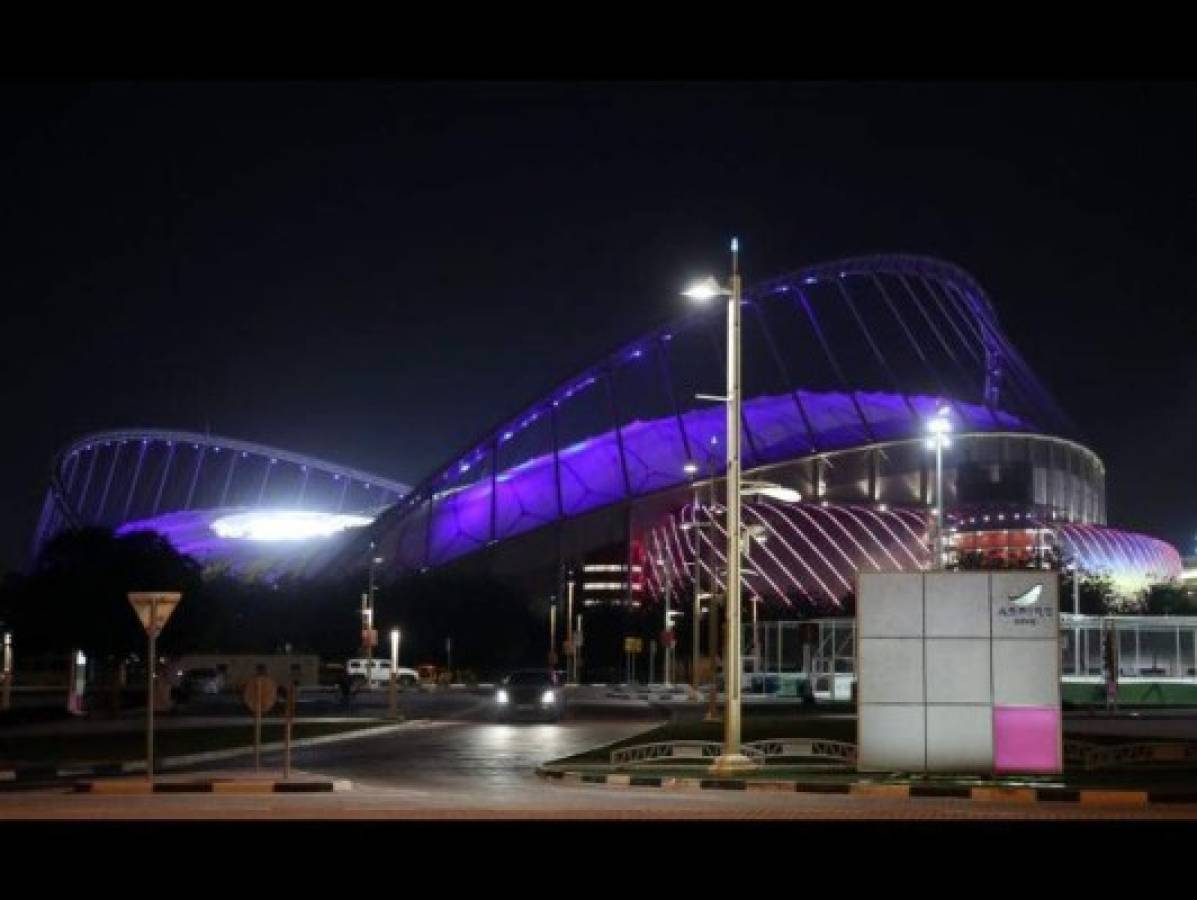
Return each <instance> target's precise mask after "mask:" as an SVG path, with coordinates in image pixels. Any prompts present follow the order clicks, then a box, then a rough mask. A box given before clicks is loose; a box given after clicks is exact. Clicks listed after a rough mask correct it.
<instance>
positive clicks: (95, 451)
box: [75, 444, 100, 515]
mask: <svg viewBox="0 0 1197 900" xmlns="http://www.w3.org/2000/svg"><path fill="white" fill-rule="evenodd" d="M88 449H89V450H91V461H90V462H89V463H88V464H87V477H86V478H84V479H83V493H82V494H80V495H79V504H78V506H76V507H75V508H76V509H78V510H79V514H80V515H82V514H83V510H84V507H85V506H86V505H87V494H88V492H89V491H90V490H91V476H92V473H93V472H94V471H95V469H96V457H97V456H99V455H100V447H99V445H98V444H97V445H96V446H95V447H94V448H92V447H89V448H88Z"/></svg>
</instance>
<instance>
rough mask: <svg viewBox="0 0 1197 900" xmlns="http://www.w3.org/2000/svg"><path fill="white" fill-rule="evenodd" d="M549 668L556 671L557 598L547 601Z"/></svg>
mask: <svg viewBox="0 0 1197 900" xmlns="http://www.w3.org/2000/svg"><path fill="white" fill-rule="evenodd" d="M549 668H550V669H552V670H553V671H554V672H556V671H557V598H556V597H554V598H553V599H552V600H551V601H549ZM554 677H556V676H554Z"/></svg>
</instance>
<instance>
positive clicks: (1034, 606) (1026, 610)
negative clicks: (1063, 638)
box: [998, 584, 1055, 626]
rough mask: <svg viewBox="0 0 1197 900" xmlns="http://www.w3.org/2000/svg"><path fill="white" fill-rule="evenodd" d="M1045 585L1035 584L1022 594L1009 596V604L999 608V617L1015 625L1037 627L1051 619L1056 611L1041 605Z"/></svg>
mask: <svg viewBox="0 0 1197 900" xmlns="http://www.w3.org/2000/svg"><path fill="white" fill-rule="evenodd" d="M1042 596H1043V585H1042V584H1033V585H1031V586H1030V587H1029V588H1027V589H1026V590H1025V591H1023V592H1022V593H1021V594H1011V595H1008V596H1007V598H1006V599H1007V601H1008V602H1007V603H1006V604H1005V605H1003V606H1001V607H999V608H998V615H999V616H1001V617H1002V618H1003V619H1007V620H1008V621H1010V622H1011V623H1012V624H1014V625H1032V626H1033V625H1036V624H1038V623H1039V622H1041V621H1043V620H1044V619H1051V618H1052V617H1053V616H1054V615H1055V610H1054V609H1052V607H1051V606H1049V605H1048V604H1046V603H1040V602H1039V601H1040V598H1042Z"/></svg>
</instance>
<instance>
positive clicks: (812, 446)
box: [749, 303, 819, 453]
mask: <svg viewBox="0 0 1197 900" xmlns="http://www.w3.org/2000/svg"><path fill="white" fill-rule="evenodd" d="M749 309H751V310H752V311H753V312H754V313H755V314H756V320H757V324H758V325H760V329H761V334H763V335H764V336H765V345H766V346H767V347H768V348H769V354H770V355H771V356H772V357H773V362H774V363H775V364H776V366H777V368H778V370H779V371H780V372H781V378H782V383H784V384H785V385H786V386H787V387H788V388H789V390H790V395H791V396H792V397H793V398H794V405H795V406H797V407H798V415H799V416H800V417H801V419H802V425H803V427H804V428H805V429H806V440H807V446H808V448H809V450H810V452H811V453H815V452H817V451H818V449H819V447H818V442H817V441H816V440H815V429H814V427H813V426H812V425H811V423H810V417H809V416H808V415H807V414H806V407H805V406H804V405H803V403H802V397H801V395H800V394H799V393H798V382H796V381H795V380H794V377H793V375H792V374H791V372H790V367H789V366H787V365H786V363H785V358H784V357H783V356H782V355H781V351H780V350H779V349H778V347H777V341H776V340H775V339H774V337H773V332H771V331H770V330H769V326H768V323H766V321H765V314H764V313H763V312H761V308H760V304H759V303H754V304H752V305H751V306H750V307H749Z"/></svg>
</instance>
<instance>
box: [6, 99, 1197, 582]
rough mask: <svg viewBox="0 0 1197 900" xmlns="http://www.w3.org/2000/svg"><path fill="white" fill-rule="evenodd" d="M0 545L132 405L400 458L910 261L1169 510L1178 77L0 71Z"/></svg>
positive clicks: (1187, 492) (1178, 438)
mask: <svg viewBox="0 0 1197 900" xmlns="http://www.w3.org/2000/svg"><path fill="white" fill-rule="evenodd" d="M0 104H2V106H0V154H2V156H3V159H2V160H0V189H2V191H0V197H2V198H3V200H2V207H0V209H2V212H0V216H2V219H0V221H2V222H3V226H2V227H3V238H4V251H5V252H4V254H3V259H4V265H3V274H2V277H3V281H2V286H3V304H4V307H3V314H2V318H0V326H2V332H0V334H2V335H3V341H4V343H3V347H4V354H3V367H4V378H3V380H2V382H0V384H2V387H0V397H2V399H3V410H4V416H5V421H6V422H7V426H8V427H7V428H6V429H5V431H6V435H5V440H4V443H3V449H2V451H0V473H2V474H0V485H3V488H4V493H5V496H6V498H7V503H6V504H5V507H4V511H3V515H2V517H0V565H2V566H3V567H5V568H8V567H15V566H19V565H22V564H23V563H24V561H25V554H26V548H27V545H28V542H29V538H30V535H31V532H32V529H33V526H34V523H35V520H36V516H37V511H38V506H39V503H40V499H41V496H42V493H43V491H44V487H45V482H46V475H47V468H48V462H49V459H50V457H51V454H52V452H53V451H54V449H55V448H56V447H58V446H59V445H61V444H62V443H64V442H66V441H68V440H69V439H70V438H72V437H73V436H76V435H79V434H81V433H84V432H87V431H90V430H97V429H103V428H111V427H120V426H157V427H174V428H186V429H194V430H204V429H206V428H207V429H210V430H211V431H213V432H214V433H219V434H225V435H231V436H234V437H242V438H246V439H250V440H257V441H262V442H264V443H268V444H272V445H277V446H280V447H285V448H288V449H292V450H297V451H301V452H307V453H311V454H314V455H317V456H322V457H325V458H328V459H331V460H334V461H337V462H341V463H344V464H347V465H355V466H358V467H361V468H364V469H366V470H370V471H376V472H378V473H380V474H384V475H389V476H393V477H395V478H398V479H401V480H407V481H415V480H416V479H418V478H419V477H420V476H422V475H424V474H426V472H427V470H429V469H430V468H431V467H432V466H434V465H435V464H437V463H438V462H441V461H444V460H445V459H446V458H447V457H448V455H449V454H450V453H451V452H453V451H455V450H457V449H459V448H460V447H461V446H462V445H463V444H464V443H465V442H466V441H467V440H469V439H470V438H471V437H473V436H474V435H475V434H477V433H478V432H480V431H481V430H483V429H484V428H485V427H486V426H488V425H490V424H492V423H493V421H494V420H496V419H497V418H498V417H500V416H502V415H505V414H507V413H510V412H512V411H514V409H515V407H516V406H517V405H519V404H520V403H523V402H525V401H527V400H530V399H533V397H534V396H535V395H536V394H537V393H538V392H539V391H541V390H542V389H544V388H546V387H548V386H549V385H550V384H551V383H553V382H554V381H555V380H557V379H558V378H560V377H563V376H565V375H567V374H569V373H570V372H571V371H572V370H574V369H577V368H579V367H581V366H582V365H583V364H586V363H589V362H591V361H593V359H594V357H596V356H597V355H598V354H600V353H601V352H603V351H605V350H607V349H609V348H610V347H611V346H612V345H614V344H617V343H619V342H621V341H622V340H625V339H630V338H632V337H634V336H635V335H636V334H637V333H638V332H640V331H642V330H644V329H645V328H647V327H649V326H651V325H653V324H655V323H657V322H658V321H659V320H661V319H662V318H664V317H665V316H667V315H669V314H670V313H671V311H672V310H676V309H677V308H678V307H677V304H678V298H677V295H676V291H677V289H678V287H679V286H680V285H681V283H682V282H683V281H684V280H685V279H686V278H687V277H688V276H690V275H692V274H694V273H695V272H699V271H707V270H710V269H712V268H717V267H720V266H722V265H723V263H724V250H725V246H726V241H727V237H728V236H729V235H731V234H733V233H734V234H738V235H739V236H740V238H741V241H742V243H743V245H744V248H745V249H744V264H745V266H746V269H747V276H748V280H749V281H750V282H751V281H754V280H757V279H761V278H764V277H767V276H770V275H775V274H780V273H782V272H785V271H789V270H792V269H796V268H798V267H800V266H801V265H804V264H807V263H811V262H817V261H821V260H825V259H831V258H834V257H838V256H846V255H854V254H860V253H871V252H883V251H896V252H914V253H925V254H930V255H934V256H941V257H944V258H947V259H950V260H952V261H954V262H956V263H959V264H960V265H962V266H963V267H964V268H966V269H968V270H969V271H970V272H972V273H973V274H974V275H975V276H976V277H977V278H978V279H979V280H980V282H981V283H982V284H983V285H984V286H985V287H986V288H987V289H988V291H989V293H990V294H991V296H992V297H993V299H994V301H995V302H996V304H997V306H998V312H999V316H1000V318H1001V321H1002V323H1003V325H1004V327H1005V329H1006V331H1007V332H1008V333H1009V334H1010V336H1011V337H1012V339H1013V340H1014V342H1015V344H1016V345H1017V346H1019V347H1020V348H1021V349H1022V351H1023V353H1024V355H1025V356H1027V357H1028V360H1029V361H1030V363H1031V365H1032V366H1033V367H1034V369H1035V370H1036V371H1037V372H1038V373H1039V374H1040V375H1041V376H1042V378H1043V380H1044V381H1045V383H1046V384H1047V385H1048V387H1049V388H1050V389H1051V390H1052V391H1053V392H1054V393H1055V394H1056V396H1057V398H1058V399H1059V400H1060V401H1061V404H1062V405H1063V406H1064V408H1065V409H1066V410H1068V411H1069V412H1070V413H1071V414H1072V417H1073V418H1074V419H1075V420H1077V422H1078V424H1079V425H1080V426H1081V428H1082V429H1083V431H1084V432H1085V433H1086V435H1087V438H1088V442H1089V443H1090V445H1091V446H1092V447H1093V448H1094V449H1095V450H1096V451H1097V452H1098V454H1099V455H1101V456H1102V458H1103V459H1104V460H1105V462H1106V465H1107V469H1108V484H1109V517H1110V521H1111V523H1112V524H1115V525H1120V526H1123V527H1128V528H1132V529H1139V530H1144V531H1147V532H1150V533H1154V534H1157V535H1159V536H1161V537H1165V538H1167V539H1169V540H1171V541H1172V542H1173V543H1175V544H1176V545H1177V546H1178V547H1179V548H1180V549H1181V550H1182V552H1186V553H1187V552H1191V549H1192V544H1193V537H1194V534H1195V533H1197V522H1195V521H1194V512H1195V511H1197V502H1195V501H1197V481H1195V479H1194V478H1193V476H1192V471H1191V466H1192V461H1193V459H1194V456H1195V455H1197V440H1195V437H1194V436H1195V433H1197V425H1195V422H1197V403H1195V398H1197V370H1195V368H1194V366H1193V364H1192V350H1193V346H1194V338H1195V337H1197V327H1195V324H1197V314H1195V313H1194V301H1193V297H1192V293H1193V287H1192V286H1193V285H1194V283H1195V281H1197V279H1195V276H1197V254H1195V250H1197V240H1195V239H1197V225H1195V222H1197V218H1195V213H1197V175H1195V174H1194V160H1197V124H1195V123H1197V86H1194V85H1191V84H1142V85H1135V84H1117V83H1095V84H1069V85H1045V84H1034V83H1026V82H1021V83H1014V84H1001V83H983V84H946V85H938V84H930V83H916V84H885V83H880V84H863V83H833V84H760V83H735V84H685V83H669V84H632V83H618V84H601V83H588V84H583V85H573V84H561V83H548V84H522V83H492V84H470V83H411V84H403V83H382V82H371V81H358V82H347V83H339V84H308V83H271V82H252V83H243V84H232V83H230V84H224V83H212V82H207V83H196V84H177V83H162V82H149V83H104V84H95V85H76V84H67V83H62V82H54V83H39V84H33V83H17V82H9V83H7V84H5V85H4V86H2V87H0Z"/></svg>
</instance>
